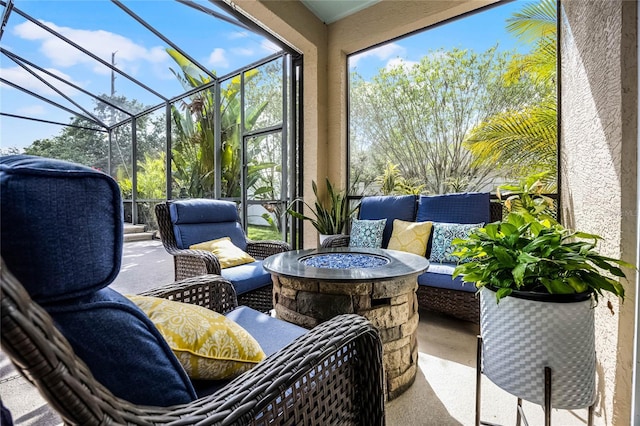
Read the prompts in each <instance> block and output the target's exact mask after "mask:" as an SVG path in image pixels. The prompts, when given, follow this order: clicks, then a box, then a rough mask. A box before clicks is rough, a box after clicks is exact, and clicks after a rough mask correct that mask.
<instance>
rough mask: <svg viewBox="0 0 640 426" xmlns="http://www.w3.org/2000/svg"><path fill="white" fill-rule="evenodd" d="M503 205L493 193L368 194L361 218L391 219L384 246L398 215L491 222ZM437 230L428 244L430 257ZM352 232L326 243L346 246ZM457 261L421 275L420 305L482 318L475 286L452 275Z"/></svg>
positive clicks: (405, 218)
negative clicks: (497, 201)
mask: <svg viewBox="0 0 640 426" xmlns="http://www.w3.org/2000/svg"><path fill="white" fill-rule="evenodd" d="M500 217H501V206H500V205H499V204H496V203H491V202H490V194H489V193H480V192H467V193H456V194H442V195H422V196H415V195H402V196H371V197H364V198H363V199H362V201H361V204H360V209H359V215H358V218H359V219H367V220H377V219H387V222H386V225H385V228H384V231H383V237H382V247H383V248H386V247H387V244H388V243H389V239H390V238H391V233H392V230H393V221H394V220H395V219H399V220H403V221H408V222H416V221H417V222H423V221H431V222H442V223H459V224H476V223H488V222H492V221H495V220H499V219H500ZM432 239H433V232H432V234H431V237H430V238H429V243H428V245H427V253H426V257H427V258H429V257H430V254H431V253H430V252H431V246H432ZM349 241H350V238H349V236H348V235H341V236H333V237H330V238H328V239H327V240H325V242H324V243H323V247H345V246H348V245H349ZM454 268H455V264H453V263H438V262H431V264H430V266H429V269H428V270H427V271H426V272H425V273H424V274H422V275H420V276H419V277H418V290H417V296H418V304H419V306H420V307H423V308H426V309H429V310H432V311H436V312H441V313H445V314H448V315H452V316H455V317H457V318H460V319H463V320H466V321H472V322H475V323H478V322H479V302H478V300H477V298H476V296H475V291H476V289H475V287H473V286H471V285H469V284H466V285H464V284H463V282H462V281H461V279H460V278H459V277H457V278H456V279H453V280H452V279H451V274H452V272H453V269H454Z"/></svg>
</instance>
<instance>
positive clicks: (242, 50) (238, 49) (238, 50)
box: [231, 47, 255, 56]
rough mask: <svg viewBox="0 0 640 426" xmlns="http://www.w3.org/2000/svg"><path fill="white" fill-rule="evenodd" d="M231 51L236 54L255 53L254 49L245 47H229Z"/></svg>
mask: <svg viewBox="0 0 640 426" xmlns="http://www.w3.org/2000/svg"><path fill="white" fill-rule="evenodd" d="M231 53H233V54H234V55H238V56H251V55H253V54H254V53H255V51H254V50H253V49H249V48H247V47H236V48H234V49H231Z"/></svg>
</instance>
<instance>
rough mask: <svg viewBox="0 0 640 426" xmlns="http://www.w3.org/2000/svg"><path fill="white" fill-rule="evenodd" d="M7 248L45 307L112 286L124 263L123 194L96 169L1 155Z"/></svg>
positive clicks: (0, 210) (10, 264)
mask: <svg viewBox="0 0 640 426" xmlns="http://www.w3.org/2000/svg"><path fill="white" fill-rule="evenodd" d="M0 194H1V196H2V203H0V217H1V219H2V220H1V229H0V234H1V238H2V240H1V244H0V247H1V250H2V258H3V259H4V260H5V262H6V264H7V268H9V270H11V272H13V274H14V275H15V276H16V278H18V280H20V282H21V283H22V284H23V285H24V287H25V288H26V290H27V291H28V292H29V294H30V295H31V298H32V299H34V300H35V301H36V302H38V303H48V302H54V301H56V300H64V299H69V298H75V297H80V296H83V295H87V294H91V293H93V292H94V291H97V290H99V289H101V288H104V287H106V286H107V285H109V284H110V283H111V282H112V281H113V280H114V279H115V277H116V275H117V274H118V272H119V271H120V262H121V259H122V229H123V220H122V202H121V201H120V189H119V188H118V185H117V184H116V182H115V181H114V180H113V179H112V178H111V177H110V176H108V175H106V174H104V173H102V172H98V171H96V170H93V169H91V168H89V167H85V166H81V165H77V164H72V163H69V162H65V161H59V160H51V159H45V158H41V157H34V156H25V155H12V156H6V157H2V158H0Z"/></svg>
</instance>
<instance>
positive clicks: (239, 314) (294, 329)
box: [225, 306, 309, 356]
mask: <svg viewBox="0 0 640 426" xmlns="http://www.w3.org/2000/svg"><path fill="white" fill-rule="evenodd" d="M225 316H226V317H227V318H229V319H230V320H232V321H234V322H236V323H237V324H238V325H240V326H241V327H242V328H244V329H245V330H247V332H248V333H249V334H250V335H252V336H253V337H254V338H255V339H256V340H257V341H258V343H259V344H260V347H261V348H262V350H263V351H264V353H265V355H266V356H269V355H271V354H273V353H275V352H277V351H279V350H280V349H282V348H284V347H285V346H287V345H288V344H289V343H291V342H293V341H294V340H295V339H296V338H297V337H300V336H302V335H303V334H305V333H306V332H307V331H309V330H307V329H305V328H302V327H300V326H297V325H295V324H291V323H289V322H286V321H282V320H279V319H277V318H273V317H270V316H269V315H266V314H263V313H262V312H258V311H256V310H254V309H251V308H249V307H247V306H240V307H238V308H236V309H234V310H233V311H231V312H228V313H226V314H225Z"/></svg>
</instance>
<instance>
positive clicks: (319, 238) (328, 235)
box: [318, 234, 338, 245]
mask: <svg viewBox="0 0 640 426" xmlns="http://www.w3.org/2000/svg"><path fill="white" fill-rule="evenodd" d="M335 235H338V234H318V240H319V243H320V245H322V243H324V240H326V239H327V238H329V237H333V236H335Z"/></svg>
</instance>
